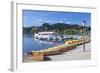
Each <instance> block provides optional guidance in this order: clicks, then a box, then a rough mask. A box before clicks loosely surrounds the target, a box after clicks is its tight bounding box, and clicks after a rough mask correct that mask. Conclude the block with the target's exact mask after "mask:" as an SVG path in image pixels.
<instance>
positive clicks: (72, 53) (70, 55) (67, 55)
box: [23, 42, 91, 62]
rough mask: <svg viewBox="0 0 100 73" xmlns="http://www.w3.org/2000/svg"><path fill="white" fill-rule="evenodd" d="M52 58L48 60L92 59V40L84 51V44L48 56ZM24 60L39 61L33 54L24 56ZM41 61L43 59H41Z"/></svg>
mask: <svg viewBox="0 0 100 73" xmlns="http://www.w3.org/2000/svg"><path fill="white" fill-rule="evenodd" d="M46 57H47V58H50V60H48V61H65V60H66V61H67V60H68V61H69V60H87V59H91V42H89V43H87V44H86V51H85V52H84V51H83V45H80V46H77V47H76V48H74V49H72V50H69V51H67V52H64V53H62V54H58V55H52V56H46ZM23 61H24V62H38V61H34V59H33V58H32V57H31V56H27V55H24V56H23ZM39 62H41V61H39Z"/></svg>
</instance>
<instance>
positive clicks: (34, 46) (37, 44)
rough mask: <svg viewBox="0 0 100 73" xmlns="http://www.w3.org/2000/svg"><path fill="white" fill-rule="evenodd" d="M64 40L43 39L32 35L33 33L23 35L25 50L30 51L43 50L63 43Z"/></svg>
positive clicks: (25, 51)
mask: <svg viewBox="0 0 100 73" xmlns="http://www.w3.org/2000/svg"><path fill="white" fill-rule="evenodd" d="M63 43H64V42H63V41H46V40H45V41H42V40H38V39H35V38H33V37H32V35H31V34H24V37H23V52H24V53H28V52H31V51H32V50H42V49H47V48H49V47H53V46H56V45H59V44H63Z"/></svg>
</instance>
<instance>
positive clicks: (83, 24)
mask: <svg viewBox="0 0 100 73" xmlns="http://www.w3.org/2000/svg"><path fill="white" fill-rule="evenodd" d="M85 24H86V21H85V20H84V21H83V22H82V36H83V51H84V52H85Z"/></svg>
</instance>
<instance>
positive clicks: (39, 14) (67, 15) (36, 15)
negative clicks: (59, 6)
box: [22, 10, 91, 27]
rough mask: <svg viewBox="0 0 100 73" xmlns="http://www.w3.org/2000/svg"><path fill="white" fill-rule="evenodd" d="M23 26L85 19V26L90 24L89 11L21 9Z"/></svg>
mask: <svg viewBox="0 0 100 73" xmlns="http://www.w3.org/2000/svg"><path fill="white" fill-rule="evenodd" d="M22 20H23V27H30V26H41V25H42V24H43V23H49V24H51V25H52V24H54V23H67V24H79V25H81V23H82V22H83V21H84V20H85V21H86V24H85V25H86V26H90V25H91V13H83V12H58V11H37V10H23V13H22Z"/></svg>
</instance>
